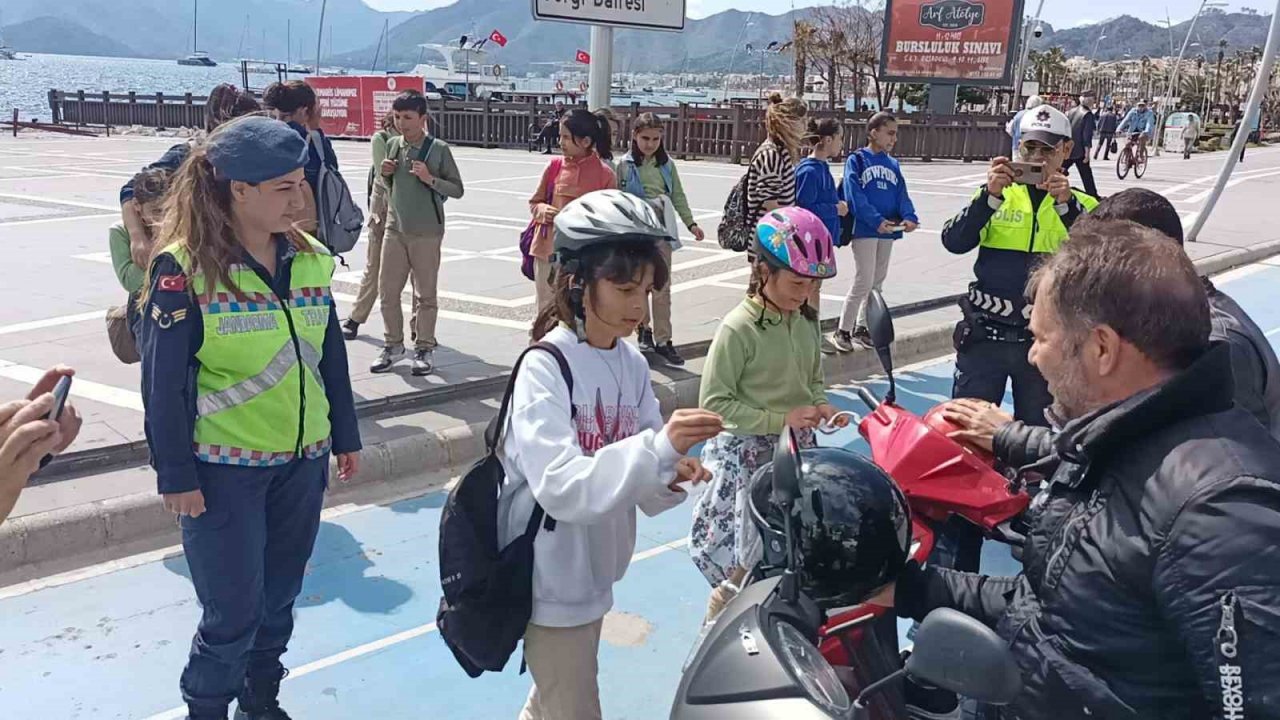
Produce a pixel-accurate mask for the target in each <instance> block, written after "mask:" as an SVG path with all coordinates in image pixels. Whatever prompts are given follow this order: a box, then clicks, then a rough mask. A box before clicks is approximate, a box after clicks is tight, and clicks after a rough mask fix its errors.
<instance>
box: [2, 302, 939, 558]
mask: <svg viewBox="0 0 1280 720" xmlns="http://www.w3.org/2000/svg"><path fill="white" fill-rule="evenodd" d="M951 329H952V324H951V323H946V324H940V325H936V326H931V327H928V328H925V329H922V330H918V331H916V332H912V333H906V334H904V335H902V336H901V337H899V338H898V340H897V342H896V343H895V345H894V355H895V359H896V361H897V362H898V363H900V364H903V365H906V364H908V363H912V362H919V361H921V360H927V359H929V358H932V357H936V356H939V355H942V354H945V353H947V352H950V350H951ZM824 365H825V369H826V374H827V378H828V379H829V381H832V382H845V381H850V380H856V379H861V378H865V377H867V376H869V375H871V374H874V373H876V372H878V371H879V368H880V366H879V361H878V360H877V359H876V356H875V353H874V352H871V351H868V350H857V351H855V352H852V353H846V354H839V355H829V356H826V357H825V358H824ZM675 372H676V373H678V375H674V376H671V377H655V378H654V380H653V389H654V393H655V394H656V395H657V397H658V401H659V403H660V405H661V407H662V411H663V413H664V414H669V413H671V412H672V411H673V410H675V409H677V408H682V407H693V406H696V405H697V403H698V390H699V386H700V384H701V381H702V378H701V375H699V374H698V373H693V372H685V371H675ZM485 424H486V423H471V424H468V425H459V426H456V427H451V428H447V429H445V430H443V431H439V432H423V433H421V434H417V435H412V436H409V437H399V438H395V439H392V440H388V441H386V442H381V443H376V444H373V445H369V446H366V447H365V448H364V450H363V451H362V452H361V470H360V475H359V477H358V478H356V479H354V480H353V481H352V482H350V483H347V484H345V485H342V486H334V487H333V488H332V490H333V492H331V493H330V496H329V498H328V501H329V502H328V504H330V505H333V504H336V503H341V502H342V501H343V500H344V495H346V494H348V493H349V491H352V490H355V489H359V488H368V487H370V486H373V485H375V484H383V485H384V486H385V489H386V490H387V491H388V492H387V494H388V495H391V494H399V495H405V494H408V493H411V492H428V491H430V490H432V489H436V488H439V487H442V486H443V485H444V483H446V482H447V481H448V480H449V479H450V478H452V477H456V476H457V475H458V474H460V473H461V472H463V471H464V470H465V469H466V467H467V466H469V465H470V464H471V463H472V462H474V461H475V460H476V459H478V458H479V457H480V456H481V455H482V454H483V452H484V429H485ZM424 472H425V473H426V474H427V475H428V477H427V478H425V479H424V477H423V475H424ZM176 536H177V526H176V524H175V522H174V518H173V515H171V514H170V513H168V512H166V511H165V509H164V507H163V505H162V504H161V502H160V499H159V497H158V496H156V495H155V494H154V493H149V492H148V493H136V494H133V495H126V496H123V497H117V498H111V499H108V500H101V501H96V502H91V503H85V504H82V505H76V506H73V507H67V508H59V509H57V510H51V511H49V512H44V513H37V514H34V515H26V516H22V517H17V518H13V519H11V520H9V521H8V522H6V523H5V524H4V525H2V526H0V575H7V574H10V573H12V572H13V571H17V570H19V569H22V568H32V567H41V566H45V567H47V566H53V565H65V564H67V563H69V562H70V561H73V560H74V559H75V558H77V557H79V556H85V557H90V556H92V557H93V559H94V560H95V561H100V559H101V556H102V554H103V551H104V550H107V549H109V548H113V547H119V546H124V545H136V544H138V543H141V542H143V541H148V540H150V541H152V542H151V544H152V545H156V544H157V543H158V541H159V540H161V539H162V538H165V537H173V538H174V540H173V542H176ZM165 544H168V543H165ZM63 569H65V568H63Z"/></svg>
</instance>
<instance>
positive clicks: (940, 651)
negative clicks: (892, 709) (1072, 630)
mask: <svg viewBox="0 0 1280 720" xmlns="http://www.w3.org/2000/svg"><path fill="white" fill-rule="evenodd" d="M906 671H907V675H908V676H910V677H911V678H913V679H916V680H920V681H922V682H924V683H925V684H928V685H932V686H933V687H937V688H942V689H944V690H950V691H952V692H954V693H957V694H959V695H963V696H965V697H969V698H973V699H975V700H978V701H979V702H984V703H988V704H991V705H1007V704H1008V703H1010V702H1013V700H1014V698H1016V697H1017V696H1018V693H1020V692H1022V675H1021V674H1020V673H1019V672H1018V664H1017V663H1016V662H1015V661H1014V659H1013V653H1011V652H1009V646H1008V645H1007V644H1006V643H1005V641H1004V640H1001V639H1000V636H998V635H996V634H995V632H994V631H992V630H991V628H989V627H987V626H986V625H983V624H982V623H980V622H978V621H977V620H975V619H973V618H971V617H969V616H968V615H965V614H963V613H960V612H957V611H955V610H952V609H950V608H939V609H937V610H934V611H933V612H931V613H929V615H928V616H926V617H925V619H924V622H922V623H921V624H920V629H919V630H918V631H917V633H916V637H915V647H914V649H913V650H912V652H911V656H910V657H908V658H907V664H906Z"/></svg>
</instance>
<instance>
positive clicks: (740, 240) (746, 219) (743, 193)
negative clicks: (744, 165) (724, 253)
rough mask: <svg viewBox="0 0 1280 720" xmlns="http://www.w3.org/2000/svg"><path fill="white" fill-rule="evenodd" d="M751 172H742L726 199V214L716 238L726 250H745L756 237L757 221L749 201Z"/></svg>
mask: <svg viewBox="0 0 1280 720" xmlns="http://www.w3.org/2000/svg"><path fill="white" fill-rule="evenodd" d="M750 174H751V173H750V171H748V172H745V173H743V174H742V179H741V180H738V182H737V183H736V184H734V186H733V189H732V190H730V191H729V197H728V199H726V200H725V201H724V214H723V215H721V216H720V226H719V227H718V228H716V239H717V240H719V242H720V247H722V248H724V249H725V250H732V251H734V252H745V251H747V250H750V249H751V246H752V243H754V242H755V239H756V223H755V221H753V220H752V219H751V209H750V208H749V207H748V202H747V176H748V175H750Z"/></svg>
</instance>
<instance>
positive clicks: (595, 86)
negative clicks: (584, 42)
mask: <svg viewBox="0 0 1280 720" xmlns="http://www.w3.org/2000/svg"><path fill="white" fill-rule="evenodd" d="M589 68H590V72H589V73H588V74H587V82H588V85H587V107H588V108H590V109H592V110H599V109H600V108H607V107H609V86H610V85H612V84H613V28H611V27H604V26H602V25H592V26H591V65H590V66H589Z"/></svg>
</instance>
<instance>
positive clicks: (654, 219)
mask: <svg viewBox="0 0 1280 720" xmlns="http://www.w3.org/2000/svg"><path fill="white" fill-rule="evenodd" d="M555 228H556V232H555V240H554V247H555V252H556V255H557V257H558V258H559V259H560V261H561V262H562V263H563V262H564V261H566V260H567V259H568V258H569V257H572V256H575V255H577V254H579V253H581V252H582V251H583V250H586V249H587V248H590V247H592V246H595V245H603V244H610V243H628V242H647V243H656V242H659V241H666V242H674V241H675V238H673V237H671V235H670V234H669V233H668V232H667V228H666V225H665V223H663V221H662V216H661V215H659V214H658V211H657V210H655V209H654V207H653V206H652V205H650V204H649V203H648V201H646V200H644V199H643V198H640V197H637V196H635V195H632V194H631V193H628V192H623V191H621V190H597V191H595V192H592V193H587V194H586V195H583V196H582V197H580V198H578V199H577V200H574V201H573V202H571V203H569V204H568V205H565V206H564V209H562V210H561V211H560V212H559V214H557V215H556V220H555Z"/></svg>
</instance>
